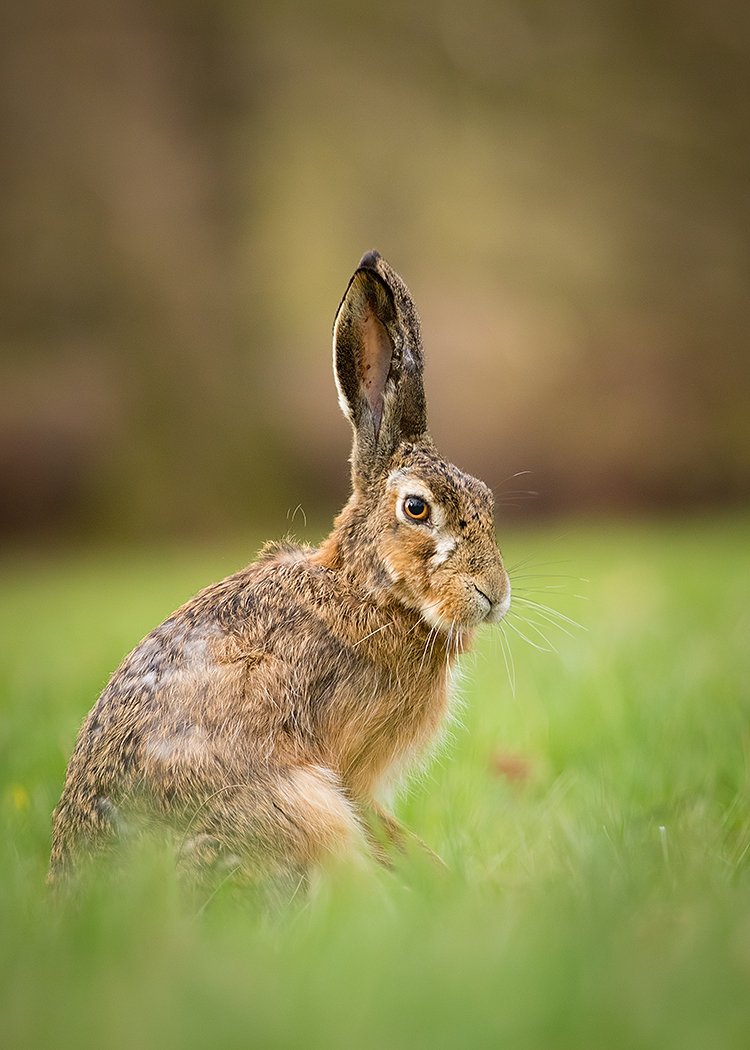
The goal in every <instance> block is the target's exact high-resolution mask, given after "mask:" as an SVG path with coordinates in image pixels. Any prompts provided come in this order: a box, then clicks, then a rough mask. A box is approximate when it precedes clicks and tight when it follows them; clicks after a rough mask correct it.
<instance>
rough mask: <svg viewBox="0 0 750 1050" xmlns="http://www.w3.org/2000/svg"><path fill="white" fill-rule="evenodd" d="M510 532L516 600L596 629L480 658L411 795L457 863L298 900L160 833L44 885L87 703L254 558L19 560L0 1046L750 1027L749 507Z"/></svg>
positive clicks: (4, 743) (482, 1040)
mask: <svg viewBox="0 0 750 1050" xmlns="http://www.w3.org/2000/svg"><path fill="white" fill-rule="evenodd" d="M504 540H505V542H504V548H505V550H506V554H507V558H508V562H509V563H510V565H511V566H512V565H513V564H514V562H517V561H521V560H525V559H527V558H528V559H529V563H528V565H527V566H525V567H522V568H519V570H518V573H517V579H516V586H517V590H518V594H519V596H524V594H525V596H526V597H530V598H532V599H536V598H539V599H540V600H542V601H544V602H545V603H547V604H549V605H551V606H552V607H553V608H555V609H558V610H560V611H562V612H563V613H564V614H565V615H569V616H571V617H573V618H574V619H576V620H578V621H579V622H580V623H581V624H583V625H584V627H585V628H586V629H585V630H583V629H578V628H570V627H569V625H568V624H567V623H566V622H565V621H563V626H565V627H566V629H570V635H568V634H566V633H563V631H562V630H559V629H557V628H556V627H555V626H554V625H553V624H551V623H549V622H547V621H543V620H538V623H539V624H540V625H542V626H543V631H544V633H545V634H546V635H547V637H548V638H549V640H550V641H551V642H552V643H553V644H554V646H555V648H556V650H557V651H556V652H551V653H548V652H539V651H537V650H536V649H534V648H532V647H531V646H530V645H529V644H527V643H526V642H524V641H523V640H522V639H521V638H520V637H518V636H517V635H515V634H514V633H513V631H512V630H508V631H507V635H508V639H509V641H510V643H511V649H512V652H513V657H514V663H515V695H513V693H512V691H511V688H510V686H509V675H508V673H507V672H506V666H505V661H504V658H503V652H502V649H501V646H500V644H499V641H498V636H497V634H493V632H491V631H487V632H486V633H485V634H484V636H483V637H482V640H481V642H480V644H479V646H478V648H477V652H476V654H475V655H474V656H472V657H471V658H469V659H468V660H467V662H466V671H467V673H466V677H465V681H464V685H463V695H464V698H465V705H464V707H463V710H462V714H461V724H459V725H457V726H456V727H455V728H454V730H453V732H452V735H451V741H450V743H449V746H448V747H447V748H446V749H445V751H444V752H443V753H441V755H440V756H439V757H438V759H437V760H436V762H435V763H434V764H433V766H432V767H431V769H430V771H429V772H428V774H427V775H426V776H424V777H423V778H422V779H421V780H420V781H419V782H418V783H417V784H415V785H414V786H413V787H412V790H411V791H410V793H409V794H408V796H407V797H406V798H405V799H403V800H402V802H401V804H400V807H399V811H400V814H401V816H402V817H403V818H404V819H405V820H406V821H407V822H408V823H409V824H410V825H411V826H412V827H413V828H414V829H415V830H416V831H418V832H419V834H420V835H422V836H423V837H424V838H426V839H427V840H428V841H429V842H430V843H432V844H433V845H434V846H435V848H436V849H437V850H438V851H439V852H440V853H441V854H442V855H443V856H444V857H445V859H446V861H447V862H448V865H449V869H450V870H449V872H448V873H447V874H442V873H439V872H438V871H436V870H434V869H433V868H431V867H430V866H429V865H427V866H425V865H424V864H422V863H420V862H419V860H418V859H417V858H411V859H409V860H408V861H407V862H405V864H404V866H403V869H402V870H401V871H400V872H399V874H398V876H397V877H394V876H390V875H385V874H379V875H374V876H373V877H372V879H370V880H367V879H360V880H359V881H349V880H347V879H346V878H345V877H344V876H342V875H339V876H338V877H335V878H332V879H331V881H330V883H329V884H327V885H326V886H324V887H323V888H322V889H321V891H320V892H319V893H318V894H317V895H316V896H315V897H314V899H313V900H312V901H310V902H308V903H306V904H304V903H303V902H301V901H295V902H294V903H293V904H292V905H291V906H290V907H289V908H288V909H285V910H283V911H282V912H281V913H280V914H278V915H267V914H266V915H264V914H259V913H258V912H257V911H256V910H255V909H254V908H253V907H252V906H250V905H249V904H248V903H246V902H244V901H243V900H242V899H241V898H238V896H237V895H236V893H229V892H227V893H219V894H217V895H216V896H215V897H214V898H213V899H212V900H210V901H207V902H201V901H198V902H196V901H195V900H188V899H187V898H186V897H185V896H184V894H183V893H182V892H181V890H180V888H179V887H178V886H177V885H175V881H174V879H173V878H172V876H171V872H170V869H169V867H168V866H167V865H166V863H165V860H164V857H163V856H161V855H160V854H159V853H158V851H155V852H153V853H146V854H145V855H144V856H143V857H140V858H139V859H138V860H137V861H135V862H134V863H133V865H132V867H131V868H130V869H129V870H128V872H127V874H126V875H124V876H122V877H121V878H120V879H119V881H118V882H117V883H115V884H113V883H112V882H111V881H105V880H102V881H101V882H99V883H97V882H96V881H95V882H94V884H93V885H91V886H89V887H88V888H87V889H86V891H85V892H84V893H83V894H82V896H81V897H80V898H79V899H78V900H77V901H75V902H74V903H63V902H61V901H57V902H55V901H53V900H50V899H48V897H47V894H46V892H45V888H44V885H43V879H44V873H45V865H46V859H47V850H48V837H49V818H50V813H51V810H52V807H53V805H54V803H55V801H56V799H57V796H58V794H59V791H60V787H61V783H62V777H63V772H64V768H65V762H66V759H67V757H68V754H69V752H70V749H71V746H72V743H73V739H74V736H75V732H76V729H77V726H78V724H79V722H80V721H81V719H82V717H83V715H84V714H85V712H86V710H87V709H88V708H89V706H90V705H91V704H92V703H93V701H94V699H95V698H96V695H97V694H98V692H99V690H100V689H101V687H102V686H103V684H104V682H105V681H106V678H107V676H108V674H109V673H110V672H111V670H112V669H113V668H114V667H115V666H116V664H117V663H118V662H119V660H120V659H121V657H122V656H123V655H124V653H125V652H126V651H127V650H128V649H129V648H131V647H132V645H133V644H134V643H135V642H136V641H137V640H138V639H139V638H140V637H141V636H142V635H143V634H144V633H145V632H146V631H147V630H148V629H149V628H150V627H151V626H153V625H154V624H155V623H156V622H157V621H158V620H160V619H161V618H163V616H164V615H166V614H167V613H168V612H170V611H171V609H172V608H173V607H174V606H175V605H176V604H178V603H179V602H180V601H182V600H183V599H184V598H186V597H187V596H188V595H189V594H190V593H192V592H193V591H194V590H195V589H197V588H198V587H199V586H201V585H202V584H204V583H207V582H209V581H210V580H211V579H213V578H215V577H217V576H219V575H222V574H225V573H226V572H228V571H230V570H231V569H232V568H234V567H235V566H236V565H238V564H239V563H241V562H242V561H243V560H246V558H245V554H244V553H242V552H238V551H236V550H235V551H230V552H227V551H222V552H220V553H218V554H217V553H213V554H208V553H206V552H205V551H204V552H202V553H201V552H196V551H194V550H192V551H188V550H182V551H170V552H161V553H159V552H150V553H133V552H129V553H122V554H119V555H118V554H112V553H91V554H89V555H86V556H84V555H82V554H79V555H76V556H71V555H68V556H67V557H66V558H63V557H62V556H61V557H59V558H54V557H52V556H47V557H46V558H44V559H39V558H36V559H35V558H32V557H30V556H26V557H24V558H20V556H19V557H17V558H15V559H13V558H11V557H10V556H8V555H6V557H5V559H4V561H3V564H2V566H1V567H0V571H2V576H3V585H2V600H1V602H0V628H1V630H2V634H1V635H0V636H1V637H2V649H1V651H0V819H1V825H0V1045H2V1046H3V1047H4V1048H8V1050H10V1048H16V1047H18V1048H21V1047H35V1048H36V1047H39V1048H42V1047H45V1048H47V1047H51V1048H57V1047H67V1046H76V1047H78V1048H84V1047H92V1048H93V1047H96V1048H105V1047H106V1048H107V1050H119V1048H121V1047H122V1048H126V1047H127V1048H133V1047H138V1048H150V1047H154V1048H156V1047H159V1048H160V1050H167V1048H170V1047H199V1046H210V1047H219V1048H222V1050H223V1048H231V1047H235V1046H236V1047H243V1048H244V1047H263V1048H265V1047H290V1046H293V1047H296V1046H300V1047H317V1046H320V1047H327V1048H339V1047H341V1048H344V1047H346V1048H350V1047H425V1048H427V1047H430V1048H433V1047H443V1046H445V1047H448V1046H456V1047H459V1046H461V1047H463V1046H472V1047H474V1046H476V1047H484V1046H487V1047H509V1048H513V1050H516V1048H520V1050H523V1048H527V1047H528V1048H540V1050H547V1048H550V1050H556V1048H561V1047H566V1048H568V1047H569V1048H571V1050H572V1048H576V1050H580V1048H582V1047H597V1048H598V1047H607V1048H618V1047H653V1048H654V1050H656V1048H658V1050H669V1048H672V1047H674V1048H680V1050H693V1048H695V1050H709V1048H714V1047H716V1048H722V1050H725V1048H733V1047H737V1048H740V1047H742V1048H744V1047H746V1046H747V1045H750V809H749V807H748V803H749V802H750V783H749V778H748V758H749V753H750V644H749V641H750V612H749V606H750V602H749V600H748V599H749V598H750V520H749V519H747V518H740V517H736V518H731V519H724V520H721V521H713V522H711V521H706V522H688V523H685V524H681V525H677V524H673V525H670V526H666V525H663V526H643V525H627V524H615V525H607V526H605V525H599V526H597V527H594V526H589V527H570V528H566V529H557V530H549V531H544V530H543V531H537V532H534V533H532V534H531V535H524V534H520V533H518V534H513V535H511V536H508V537H505V538H504ZM548 563H553V564H548ZM523 574H529V575H527V577H526V578H525V579H522V578H521V577H522V576H523ZM538 574H541V575H538ZM580 577H584V578H585V580H586V581H588V582H585V581H583V580H580V579H579V578H580ZM524 586H526V587H529V588H531V587H541V588H555V589H552V590H542V591H540V592H539V593H532V592H530V591H529V592H523V591H522V590H521V588H522V587H524ZM557 588H559V589H557ZM579 594H581V595H584V597H585V599H586V600H581V599H579V598H577V597H575V595H579ZM520 606H521V603H519V609H520ZM524 615H525V613H524ZM553 618H554V617H553ZM513 622H515V623H516V624H517V626H518V627H519V628H520V629H521V630H522V631H524V633H527V634H528V636H529V637H530V638H533V639H534V640H535V641H537V642H538V643H540V644H541V639H540V636H539V635H537V634H533V628H529V627H528V625H526V626H524V624H523V623H522V622H521V621H520V620H517V621H513ZM530 632H531V633H530ZM202 903H205V904H206V906H205V907H203V908H201V907H200V905H201V904H202Z"/></svg>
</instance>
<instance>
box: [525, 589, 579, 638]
mask: <svg viewBox="0 0 750 1050" xmlns="http://www.w3.org/2000/svg"><path fill="white" fill-rule="evenodd" d="M516 600H517V601H519V602H521V603H522V604H523V605H528V606H529V607H530V608H532V609H534V610H535V611H536V612H537V613H538V615H539V616H541V617H542V619H544V620H549V622H550V623H554V624H555V626H556V627H559V628H560V630H561V631H563V632H564V633H565V634H569V632H568V631H566V630H565V628H564V627H563V623H567V624H570V626H571V627H577V628H578V630H579V631H587V630H588V627H584V625H583V624H582V623H579V622H578V621H577V620H574V619H573V618H572V617H571V616H566V615H565V613H563V612H560V610H559V609H553V608H551V607H550V606H549V605H544V604H543V603H542V602H535V601H533V600H532V599H531V598H526V597H524V595H522V594H519V595H516ZM571 637H572V636H571Z"/></svg>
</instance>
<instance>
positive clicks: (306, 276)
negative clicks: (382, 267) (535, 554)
mask: <svg viewBox="0 0 750 1050" xmlns="http://www.w3.org/2000/svg"><path fill="white" fill-rule="evenodd" d="M0 79H1V80H2V91H1V101H0V106H1V113H0V120H1V122H2V138H3V142H2V170H3V176H2V204H1V205H0V209H1V215H2V237H1V238H0V303H1V304H2V305H1V307H0V316H1V321H0V325H1V329H0V362H1V363H0V537H3V538H4V539H5V540H6V541H7V540H8V539H9V538H11V537H16V538H17V537H20V536H23V537H35V538H37V539H40V540H45V539H50V538H52V537H59V536H65V537H97V538H132V537H139V536H156V535H164V536H170V535H184V534H188V535H191V534H195V535H206V534H211V533H212V532H215V531H218V530H225V529H241V528H243V527H245V526H246V525H248V524H249V523H252V525H253V526H254V527H255V526H258V525H262V526H264V527H266V526H267V527H270V528H274V529H275V531H276V533H278V532H280V531H284V529H285V528H286V527H287V513H288V512H289V510H290V509H293V508H295V507H296V506H297V505H299V504H301V505H302V507H304V509H305V511H306V512H307V514H308V515H310V514H312V515H313V516H321V517H322V516H326V517H328V516H329V515H330V513H331V511H332V509H334V508H335V507H336V505H337V504H338V503H340V502H341V501H342V500H343V498H344V497H345V495H346V492H347V485H348V468H347V463H346V459H347V455H348V447H349V429H348V425H347V424H346V422H345V421H344V419H343V418H342V416H341V415H340V413H339V409H338V406H337V403H336V397H335V392H334V386H333V381H332V378H331V369H330V328H331V322H332V320H333V316H334V312H335V309H336V307H337V304H338V302H339V299H340V297H341V295H342V293H343V291H344V288H345V287H346V283H347V281H348V278H349V276H350V274H351V272H352V270H353V269H354V267H355V266H356V264H357V262H358V260H359V258H360V255H361V254H362V252H363V251H365V250H366V249H369V248H372V247H376V248H378V249H379V250H380V251H381V252H382V253H383V254H384V255H385V256H386V257H387V258H388V259H389V261H391V263H392V264H393V265H394V267H395V268H396V269H397V270H399V271H400V272H401V274H402V275H403V276H404V278H405V280H406V281H407V283H408V284H409V286H410V287H411V289H412V292H413V294H414V297H415V299H416V302H417V305H418V307H419V309H420V312H421V314H422V319H423V327H424V335H425V345H426V353H427V375H426V381H427V389H428V397H429V404H430V411H431V420H432V430H433V434H434V436H435V438H436V440H437V442H438V444H439V445H440V447H441V449H442V450H443V452H444V454H446V455H447V456H449V457H450V458H452V459H453V460H454V461H456V462H457V463H458V464H459V465H460V466H462V467H464V468H465V469H467V470H469V471H471V472H472V473H475V474H478V475H480V476H482V477H484V478H485V479H486V480H487V481H488V482H489V483H490V484H492V485H493V487H494V488H495V489H496V491H497V492H498V493H499V495H500V496H501V497H502V495H503V493H506V495H507V500H506V505H505V506H504V507H503V509H502V514H503V516H505V517H507V518H510V519H513V517H514V515H518V514H521V513H523V514H524V515H525V518H528V516H529V512H530V511H529V508H528V507H526V509H525V510H524V509H523V507H521V508H519V507H516V506H515V503H516V502H517V501H516V500H515V498H514V496H513V492H514V491H515V490H517V489H532V490H536V491H538V493H539V496H538V498H537V499H536V501H535V503H534V504H533V508H532V510H531V513H532V514H533V515H534V516H540V517H541V516H544V515H551V514H555V513H567V514H570V513H587V514H589V513H593V512H599V513H606V514H610V513H615V512H618V513H622V512H627V513H634V512H653V511H655V510H657V511H670V512H683V511H686V510H688V509H691V508H700V509H705V508H708V507H721V506H728V505H731V504H739V503H741V502H745V501H747V499H748V497H749V496H750V422H749V415H750V413H749V411H748V406H749V405H750V347H748V338H747V333H746V314H747V306H748V287H750V248H749V244H750V241H749V239H748V230H749V229H750V222H749V220H750V192H749V191H750V178H749V176H750V140H749V139H748V132H749V131H750V127H749V126H748V125H749V124H750V120H749V119H748V114H749V111H750V110H749V106H748V99H750V7H749V6H748V5H747V4H746V3H743V2H742V0H713V2H712V3H711V4H705V3H703V2H700V0H680V2H678V0H673V2H669V0H653V2H651V3H647V4H644V3H639V4H634V3H632V2H627V0H598V2H596V3H594V2H592V0H523V2H522V0H516V2H513V0H464V2H462V3H461V4H457V3H449V2H441V0H434V2H432V3H429V4H428V3H425V2H421V3H415V4H403V3H400V2H396V0H380V2H379V3H377V4H367V5H361V6H360V5H352V4H351V3H348V2H347V3H344V2H343V0H320V2H318V3H315V4H312V3H307V4H302V3H293V2H288V0H257V2H254V3H244V4H243V3H238V2H236V0H211V2H210V3H209V2H204V3H200V2H198V0H181V2H176V0H175V2H173V3H161V4H153V3H147V2H145V0H96V2H93V0H67V2H66V3H65V4H64V5H59V4H52V3H49V2H47V3H45V2H40V0H30V2H25V3H23V4H20V3H17V4H14V5H12V6H10V7H9V8H8V9H6V10H5V11H4V13H3V15H2V16H1V23H0ZM519 471H529V472H530V473H529V474H528V475H524V476H523V477H522V478H520V479H518V478H516V479H512V480H508V479H509V478H511V476H512V475H514V474H515V473H516V472H519Z"/></svg>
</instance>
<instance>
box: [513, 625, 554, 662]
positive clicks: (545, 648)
mask: <svg viewBox="0 0 750 1050" xmlns="http://www.w3.org/2000/svg"><path fill="white" fill-rule="evenodd" d="M521 622H522V623H525V624H526V625H527V626H528V627H531V629H532V630H534V631H536V633H537V634H538V635H539V637H540V638H543V639H544V641H545V643H546V644H545V645H539V643H538V642H535V641H534V640H533V639H532V638H529V637H528V636H527V635H525V634H524V633H523V631H522V630H521V629H520V628H519V627H517V626H516V624H514V623H512V622H511V621H510V620H506V623H507V624H508V627H510V629H511V630H512V631H515V632H516V634H517V635H518V636H519V638H523V640H524V641H525V642H528V643H529V645H530V646H531V647H532V648H534V649H537V650H538V651H539V652H540V653H558V655H559V651H558V650H557V649H556V648H555V647H554V645H553V644H552V643H551V642H550V640H549V638H547V637H546V635H544V634H543V633H542V632H541V630H540V629H539V628H538V627H537V625H536V624H535V623H532V622H531V621H530V620H522V621H521Z"/></svg>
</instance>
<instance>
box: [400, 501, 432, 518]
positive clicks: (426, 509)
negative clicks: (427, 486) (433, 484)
mask: <svg viewBox="0 0 750 1050" xmlns="http://www.w3.org/2000/svg"><path fill="white" fill-rule="evenodd" d="M404 514H405V515H406V516H407V518H411V520H412V521H427V519H428V518H429V516H430V504H429V503H428V502H427V501H426V500H423V499H422V497H421V496H407V497H406V499H405V500H404Z"/></svg>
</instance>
